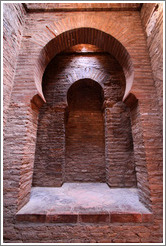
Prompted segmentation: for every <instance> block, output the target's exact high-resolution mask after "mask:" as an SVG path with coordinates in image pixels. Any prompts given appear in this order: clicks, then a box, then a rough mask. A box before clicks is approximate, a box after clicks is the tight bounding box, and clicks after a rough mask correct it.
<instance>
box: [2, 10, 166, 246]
mask: <svg viewBox="0 0 166 246" xmlns="http://www.w3.org/2000/svg"><path fill="white" fill-rule="evenodd" d="M46 26H47V27H46ZM81 27H85V28H84V29H79V30H77V28H81ZM87 27H88V28H87ZM74 29H76V30H77V31H76V32H74V35H75V36H72V35H70V33H66V35H61V34H62V33H63V32H65V31H68V30H74ZM95 29H98V30H101V32H97V31H95ZM103 32H105V33H107V35H105V34H103ZM78 34H80V35H81V37H83V40H84V42H87V43H89V44H94V43H95V42H96V41H95V40H96V37H97V44H98V46H99V47H100V48H104V49H105V50H106V51H107V52H116V54H115V53H113V54H115V57H116V59H117V60H118V61H119V62H121V66H122V67H123V69H124V72H125V77H126V81H127V82H128V81H130V82H131V79H132V78H133V77H132V76H131V77H130V75H131V73H132V69H133V68H134V81H133V84H132V87H130V86H129V92H130V93H133V95H134V96H135V97H136V98H137V99H138V102H139V108H137V109H136V110H135V111H133V114H131V127H132V133H133V145H134V152H135V153H134V155H135V157H136V158H135V162H136V165H137V163H139V164H140V168H139V167H138V168H137V169H136V176H137V180H138V178H139V180H138V183H139V182H140V185H139V187H140V191H141V200H142V201H144V203H146V200H147V199H146V196H147V194H149V195H148V196H149V197H148V199H149V200H150V202H151V210H152V213H153V215H154V219H153V221H152V222H151V223H149V224H143V223H142V224H141V225H140V224H137V225H136V224H135V223H132V224H131V223H128V224H126V225H124V224H116V225H114V226H112V225H81V224H80V225H67V224H63V225H57V224H51V225H50V224H40V223H32V224H30V223H19V222H17V223H16V221H15V214H16V212H17V211H18V210H19V208H20V207H22V206H23V205H24V204H25V203H26V202H27V201H28V199H29V194H30V191H31V182H32V174H33V164H34V156H35V145H36V132H37V121H38V111H39V109H38V108H39V106H40V101H41V100H40V99H39V96H37V95H36V94H37V93H38V91H39V89H40V88H39V87H38V88H36V86H39V85H40V84H41V82H42V79H41V78H42V76H43V71H44V70H45V67H46V64H48V63H49V61H50V59H51V56H50V53H49V52H48V53H47V51H48V50H49V51H50V52H51V50H52V51H54V50H55V48H57V50H58V51H61V48H63V47H68V45H69V44H73V40H75V38H77V35H78ZM55 36H57V39H56V38H55ZM58 37H59V38H58ZM74 37H75V38H74ZM106 37H108V39H107V38H106ZM112 37H114V38H115V39H117V40H118V41H120V42H121V45H119V43H116V42H115V39H112ZM52 39H54V41H55V40H58V42H57V43H56V42H52V44H56V46H54V45H53V46H49V42H50V41H51V40H52ZM67 40H68V41H67ZM59 41H61V42H59ZM46 44H47V47H48V46H49V49H48V50H47V47H45V45H46ZM75 44H76V43H75ZM113 44H114V46H113ZM7 47H8V46H7ZM43 47H45V48H46V49H45V48H43ZM112 47H113V48H114V49H112ZM121 47H125V49H126V50H127V52H128V53H126V52H124V53H123V52H122V51H124V49H121ZM11 50H12V49H11ZM55 54H56V53H53V54H52V56H54V55H55ZM120 57H123V60H119V59H120ZM17 58H18V59H17V66H16V69H15V76H14V82H13V90H12V95H11V102H10V107H9V111H8V117H9V118H8V119H9V120H8V121H7V123H6V131H5V137H4V240H5V242H10V243H11V242H24V243H25V242H37V243H40V242H55V243H56V242H85V243H86V242H117V243H122V242H126V243H129V242H134V243H136V242H146V243H149V242H152V243H155V242H156V243H159V242H162V129H161V117H160V115H159V110H158V99H157V93H156V87H155V86H154V80H153V76H152V69H151V64H150V59H149V51H148V47H147V40H146V38H145V35H144V30H143V28H142V24H141V19H140V13H139V12H138V11H122V12H121V11H113V12H109V11H108V12H107V11H106V12H91V13H88V12H83V13H82V12H79V13H75V12H74V13H70V12H69V13H33V14H27V15H26V25H25V28H24V36H23V37H22V40H21V49H20V50H19V54H18V57H17ZM129 58H130V59H129ZM42 61H43V63H42ZM46 61H47V62H46ZM39 64H40V65H41V66H39ZM86 67H87V66H86ZM41 68H42V69H41ZM130 68H132V69H130ZM128 71H129V72H128ZM84 72H85V73H87V70H86V69H85V70H84ZM88 73H89V78H90V79H92V80H94V81H97V82H100V81H101V80H103V81H104V83H107V79H108V78H107V76H105V73H104V72H103V71H99V70H98V69H96V70H95V73H94V70H90V71H89V72H88ZM39 74H40V76H39ZM129 78H130V79H129ZM79 79H83V77H82V73H72V72H70V73H69V74H68V80H69V81H70V84H69V86H70V85H71V84H72V83H73V82H75V81H77V80H79ZM130 85H131V84H130ZM66 89H68V87H66ZM107 99H108V97H107ZM46 100H47V98H46ZM109 103H110V102H109ZM62 104H63V105H64V102H63V100H62ZM110 104H111V103H110ZM45 105H46V104H45ZM65 105H66V102H65ZM130 106H131V108H132V106H133V105H132V103H131V105H130ZM57 110H59V105H58V108H57ZM133 110H134V109H133ZM132 117H133V119H132ZM134 119H135V120H134ZM132 122H133V123H132ZM137 125H138V126H139V129H138V131H137ZM134 133H135V134H136V135H135V134H134ZM139 135H140V136H142V140H141V144H142V147H141V148H140V146H139V144H140V141H139V137H137V136H139ZM142 155H143V156H142ZM140 156H141V158H140ZM145 162H146V163H145ZM141 166H143V167H141ZM141 168H143V170H146V172H145V176H144V177H146V175H147V177H148V183H149V184H148V189H147V193H146V189H142V187H141V186H142V185H143V180H142V182H141V177H142V176H141V175H142V171H141ZM138 169H139V170H138ZM146 173H147V174H146Z"/></svg>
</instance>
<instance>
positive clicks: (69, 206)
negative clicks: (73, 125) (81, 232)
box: [17, 183, 151, 223]
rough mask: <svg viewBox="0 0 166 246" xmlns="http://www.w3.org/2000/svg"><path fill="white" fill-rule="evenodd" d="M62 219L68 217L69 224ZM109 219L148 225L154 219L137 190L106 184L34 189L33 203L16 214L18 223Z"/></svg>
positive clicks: (108, 220) (78, 184)
mask: <svg viewBox="0 0 166 246" xmlns="http://www.w3.org/2000/svg"><path fill="white" fill-rule="evenodd" d="M61 215H68V218H67V221H66V217H64V216H63V219H62V216H61ZM69 215H70V216H69ZM79 215H81V216H79ZM95 215H98V216H97V217H96V216H95ZM110 215H111V217H112V216H113V217H112V219H111V222H148V221H149V218H151V217H150V215H151V213H150V212H149V210H148V209H147V208H145V206H144V205H143V204H142V203H141V202H140V201H139V199H138V190H137V189H136V188H112V189H111V188H109V187H108V185H107V184H105V183H65V184H63V186H62V187H58V188H55V187H54V188H53V187H52V188H49V187H33V188H32V190H31V198H30V201H29V202H28V203H27V204H26V205H25V206H24V207H23V208H22V209H21V210H20V211H19V212H18V213H17V219H18V220H19V221H24V220H25V221H32V222H36V221H40V222H71V223H74V222H86V221H87V222H93V221H94V220H97V221H98V220H99V221H100V220H101V222H110ZM122 215H123V216H122ZM58 216H59V217H58ZM87 216H88V217H87ZM103 216H104V217H103ZM118 216H119V217H118ZM60 217H61V218H60ZM92 217H93V218H92ZM64 218H65V221H64Z"/></svg>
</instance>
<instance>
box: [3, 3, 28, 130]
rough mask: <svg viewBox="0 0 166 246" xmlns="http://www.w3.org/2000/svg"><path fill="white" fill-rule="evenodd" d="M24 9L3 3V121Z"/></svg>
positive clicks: (17, 50) (14, 66) (4, 119)
mask: <svg viewBox="0 0 166 246" xmlns="http://www.w3.org/2000/svg"><path fill="white" fill-rule="evenodd" d="M24 21H25V10H24V8H23V6H22V4H15V3H14V4H8V3H4V4H3V76H4V79H3V85H4V90H3V123H4V127H5V124H6V120H7V113H8V108H9V104H10V97H11V92H12V88H13V80H14V74H15V68H16V62H17V56H18V52H19V48H20V43H21V38H22V34H23V25H24Z"/></svg>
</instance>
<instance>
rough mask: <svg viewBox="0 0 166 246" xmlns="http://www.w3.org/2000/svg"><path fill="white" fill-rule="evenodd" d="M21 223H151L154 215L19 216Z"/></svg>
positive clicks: (17, 218)
mask: <svg viewBox="0 0 166 246" xmlns="http://www.w3.org/2000/svg"><path fill="white" fill-rule="evenodd" d="M16 220H17V221H19V222H40V223H150V222H152V221H153V215H152V214H151V213H149V214H127V213H126V214H125V213H121V214H118V213H84V214H70V213H68V214H50V215H49V214H17V215H16Z"/></svg>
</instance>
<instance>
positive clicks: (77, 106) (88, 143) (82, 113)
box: [64, 79, 106, 182]
mask: <svg viewBox="0 0 166 246" xmlns="http://www.w3.org/2000/svg"><path fill="white" fill-rule="evenodd" d="M103 95H104V92H103V89H102V87H101V86H100V85H99V84H98V83H97V82H95V81H93V80H90V79H83V80H79V81H77V82H75V83H74V84H72V85H71V87H70V88H69V90H68V93H67V99H68V110H67V111H68V112H67V114H66V124H65V129H66V130H65V132H66V134H65V135H66V144H65V146H66V158H65V159H66V163H65V179H64V181H65V182H105V180H106V179H105V137H104V117H103V113H102V105H103V99H104V97H103Z"/></svg>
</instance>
